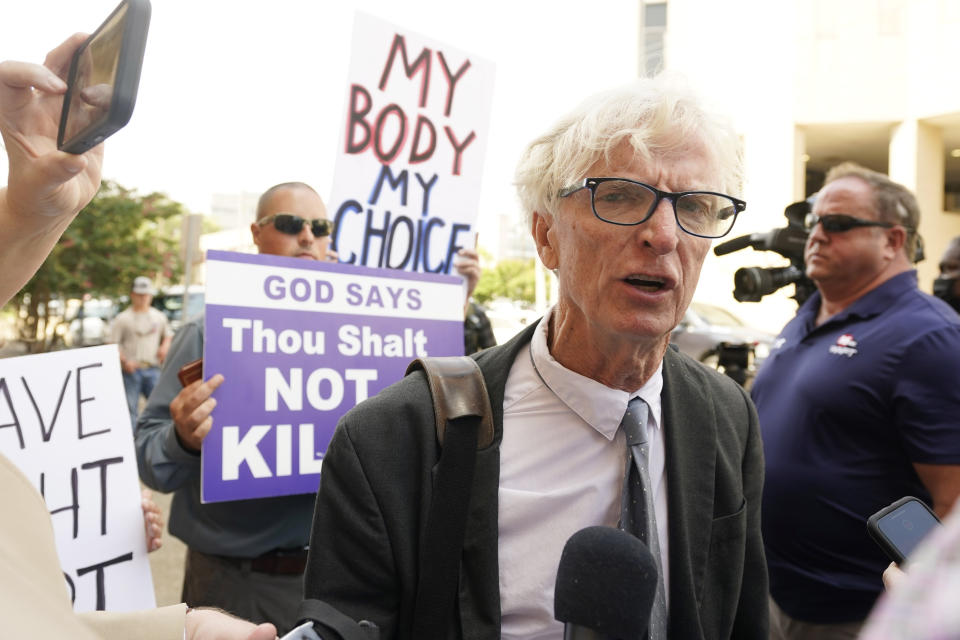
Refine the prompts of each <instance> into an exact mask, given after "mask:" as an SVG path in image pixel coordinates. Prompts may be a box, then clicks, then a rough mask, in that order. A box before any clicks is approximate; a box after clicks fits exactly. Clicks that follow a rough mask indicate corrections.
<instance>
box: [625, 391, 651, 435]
mask: <svg viewBox="0 0 960 640" xmlns="http://www.w3.org/2000/svg"><path fill="white" fill-rule="evenodd" d="M648 411H649V408H648V407H647V403H646V402H644V400H643V398H634V399H633V400H631V401H630V402H629V403H628V404H627V412H626V413H624V414H623V419H622V420H621V421H620V426H621V427H622V428H623V433H624V435H625V436H626V437H627V446H628V447H632V446H634V445H638V444H646V442H647V412H648Z"/></svg>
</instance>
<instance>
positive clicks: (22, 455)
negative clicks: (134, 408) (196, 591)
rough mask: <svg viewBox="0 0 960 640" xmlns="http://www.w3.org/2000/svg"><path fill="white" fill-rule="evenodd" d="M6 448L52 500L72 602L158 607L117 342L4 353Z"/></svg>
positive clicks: (0, 383)
mask: <svg viewBox="0 0 960 640" xmlns="http://www.w3.org/2000/svg"><path fill="white" fill-rule="evenodd" d="M0 453H3V455H5V456H6V457H7V458H9V459H10V461H11V462H13V463H14V464H15V465H17V467H19V469H20V470H21V471H22V472H23V473H24V475H26V476H27V478H28V479H30V481H31V482H33V484H34V486H35V487H37V490H38V491H39V492H40V493H41V495H43V497H44V500H45V501H46V503H47V508H48V509H49V510H50V517H51V519H52V521H53V528H54V534H55V536H56V541H57V552H58V554H59V556H60V566H61V567H62V569H63V577H64V580H65V582H66V586H65V588H66V589H67V591H68V593H69V594H70V596H71V598H72V600H73V605H74V609H76V610H77V611H93V610H104V609H106V610H110V611H135V610H139V609H149V608H152V607H154V606H156V603H155V601H154V595H153V580H152V578H151V576H150V564H149V562H148V561H147V549H146V536H145V534H144V525H143V511H142V510H141V508H140V484H139V482H138V479H137V459H136V456H135V455H134V449H133V434H132V431H131V428H130V413H129V411H128V409H127V401H126V397H125V394H124V391H123V380H122V378H121V375H120V355H119V353H118V352H117V346H116V345H105V346H100V347H88V348H86V349H71V350H68V351H57V352H53V353H43V354H38V355H32V356H23V357H19V358H7V359H2V360H0ZM0 490H2V489H0Z"/></svg>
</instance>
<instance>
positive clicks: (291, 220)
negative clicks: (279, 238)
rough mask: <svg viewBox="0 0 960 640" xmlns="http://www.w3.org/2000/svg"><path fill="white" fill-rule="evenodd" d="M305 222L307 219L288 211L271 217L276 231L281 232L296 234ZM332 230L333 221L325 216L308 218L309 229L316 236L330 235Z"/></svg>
mask: <svg viewBox="0 0 960 640" xmlns="http://www.w3.org/2000/svg"><path fill="white" fill-rule="evenodd" d="M305 222H307V220H306V219H304V218H301V217H300V216H295V215H293V214H289V213H281V214H278V215H277V216H276V217H275V218H274V219H273V226H274V228H275V229H276V230H277V231H280V232H282V233H287V234H290V235H297V234H298V233H300V232H301V231H302V230H303V225H304V223H305ZM332 230H333V223H332V222H330V221H329V220H327V219H326V218H318V219H316V220H310V231H311V232H313V235H314V236H315V237H317V238H320V237H323V236H328V235H330V232H331V231H332Z"/></svg>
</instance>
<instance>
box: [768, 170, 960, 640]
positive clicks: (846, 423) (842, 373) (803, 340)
mask: <svg viewBox="0 0 960 640" xmlns="http://www.w3.org/2000/svg"><path fill="white" fill-rule="evenodd" d="M919 218H920V212H919V208H918V206H917V202H916V199H915V198H914V196H913V194H911V193H910V192H909V191H908V190H907V189H905V188H904V187H903V186H901V185H899V184H896V183H894V182H892V181H891V180H890V179H889V178H887V177H886V176H884V175H883V174H880V173H876V172H874V171H870V170H868V169H864V168H862V167H859V166H857V165H854V164H850V163H847V164H843V165H840V166H838V167H834V168H833V169H832V170H831V171H830V172H829V173H828V174H827V178H826V182H825V186H824V187H823V189H822V190H821V191H820V193H819V195H818V197H817V200H816V204H815V205H814V209H813V212H812V214H811V215H810V216H808V220H807V224H808V227H809V229H810V235H809V237H808V238H807V244H806V248H805V251H804V257H805V260H806V273H807V275H808V276H809V277H810V278H811V279H812V280H813V281H814V282H815V283H816V285H817V290H818V291H817V293H815V294H814V295H813V296H811V297H810V299H809V300H807V301H806V303H805V304H804V305H803V306H801V307H800V309H799V311H798V312H797V315H796V317H795V318H793V320H791V321H790V322H789V323H788V324H787V325H786V326H785V327H784V328H783V331H782V332H781V334H780V336H779V338H778V339H777V341H776V342H775V343H774V348H773V349H772V352H771V355H770V357H769V358H768V359H767V361H766V362H765V364H764V366H763V368H762V369H761V371H760V372H759V374H758V376H757V378H756V381H755V382H754V386H753V390H752V395H753V400H754V402H755V403H756V405H757V410H758V412H759V415H760V425H761V432H762V434H763V442H764V455H765V459H766V483H765V487H764V493H763V509H762V512H763V537H764V544H765V547H766V552H767V563H768V566H769V572H770V592H771V601H770V610H771V619H770V629H771V636H770V637H771V638H784V639H791V640H795V639H800V638H804V639H805V638H818V639H820V640H830V639H832V638H855V637H856V635H857V632H858V631H859V628H860V625H861V624H862V622H863V620H864V619H865V618H866V617H867V613H868V612H869V611H870V609H871V607H872V606H873V603H874V601H875V600H876V598H877V596H878V595H879V594H880V592H881V591H882V589H883V586H882V584H881V579H880V576H881V573H882V572H883V570H884V568H885V567H886V566H887V564H888V563H889V559H887V558H886V557H884V554H883V553H882V552H881V551H880V549H879V548H878V547H877V546H876V545H875V544H874V543H873V542H872V541H871V540H870V538H869V537H868V535H867V531H866V520H867V518H868V517H869V516H870V515H871V514H872V513H874V512H876V511H877V510H879V509H880V508H881V507H884V506H886V505H888V504H890V503H891V502H893V501H894V500H896V499H897V498H900V497H902V496H905V495H914V496H917V497H919V498H921V499H922V500H924V501H925V502H927V503H928V504H929V505H930V506H932V507H933V508H934V510H935V511H936V512H937V513H938V514H939V515H940V516H943V515H945V514H946V512H947V511H948V510H949V509H950V507H951V506H952V505H953V503H954V502H955V500H956V499H957V496H958V495H960V385H958V384H957V381H958V380H960V319H958V316H957V314H956V313H955V312H954V311H953V309H951V308H950V307H949V306H948V305H947V304H946V303H944V302H943V301H942V300H939V299H937V298H934V297H933V296H930V295H927V294H925V293H922V292H921V291H920V290H919V289H918V288H917V274H916V271H915V270H914V269H913V267H912V257H913V256H914V255H915V252H916V247H917V226H918V223H919Z"/></svg>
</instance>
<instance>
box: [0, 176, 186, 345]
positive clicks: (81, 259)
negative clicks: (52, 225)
mask: <svg viewBox="0 0 960 640" xmlns="http://www.w3.org/2000/svg"><path fill="white" fill-rule="evenodd" d="M184 213H185V212H184V209H183V206H182V205H181V204H180V203H178V202H174V201H172V200H170V199H169V198H168V197H167V196H165V195H163V194H161V193H151V194H149V195H146V196H139V195H137V193H136V192H135V191H133V190H129V189H125V188H123V187H121V186H120V185H118V184H116V183H113V182H110V181H106V180H105V181H104V182H103V184H102V185H101V186H100V190H99V191H98V192H97V195H96V196H95V197H94V198H93V200H92V201H91V202H90V204H88V205H87V206H86V207H84V209H83V210H82V211H81V212H80V213H79V215H77V217H76V219H75V220H74V221H73V223H72V224H71V225H70V226H69V227H68V228H67V230H66V231H65V232H64V234H63V236H62V237H61V238H60V241H59V242H58V243H57V245H56V246H55V247H54V249H53V251H52V252H51V253H50V256H49V257H48V258H47V260H46V261H45V262H44V263H43V265H42V266H41V267H40V269H39V270H38V271H37V273H36V275H34V277H33V278H32V279H31V280H30V282H28V283H27V285H26V286H25V287H24V288H23V289H22V290H21V291H20V292H19V293H18V294H17V295H16V296H15V297H14V304H16V305H19V314H18V315H19V318H20V327H19V332H20V337H21V339H23V340H26V341H27V343H28V344H29V345H30V351H31V352H32V353H36V352H39V351H47V350H48V349H49V348H50V346H51V343H52V342H53V340H54V339H55V337H56V325H57V324H59V323H60V322H62V321H63V320H64V318H62V317H59V314H57V313H55V311H54V309H55V308H56V307H57V305H58V304H59V305H60V306H61V308H62V306H63V305H64V303H65V302H66V300H68V299H70V298H79V297H83V296H84V295H86V294H89V295H90V296H92V297H109V298H115V297H118V296H121V295H124V294H126V293H129V290H130V283H131V282H133V279H134V278H135V277H137V276H141V275H146V276H148V277H153V278H156V277H157V276H160V277H161V278H162V279H164V280H167V281H170V280H174V279H176V278H178V277H179V275H180V272H181V269H182V267H181V260H180V253H179V233H180V224H179V221H180V218H181V216H182V215H183V214H184ZM51 303H54V304H51Z"/></svg>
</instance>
